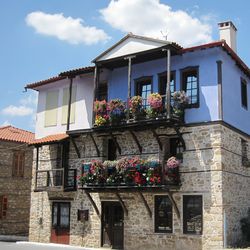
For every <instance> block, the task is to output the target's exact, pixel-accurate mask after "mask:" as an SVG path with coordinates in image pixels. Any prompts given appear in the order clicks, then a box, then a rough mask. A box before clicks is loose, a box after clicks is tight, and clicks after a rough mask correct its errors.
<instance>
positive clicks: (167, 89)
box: [165, 49, 171, 119]
mask: <svg viewBox="0 0 250 250" xmlns="http://www.w3.org/2000/svg"><path fill="white" fill-rule="evenodd" d="M170 57H171V52H170V49H167V87H166V98H167V101H166V103H165V105H166V110H167V119H169V118H170V117H171V93H170V80H171V79H170V77H171V65H170Z"/></svg>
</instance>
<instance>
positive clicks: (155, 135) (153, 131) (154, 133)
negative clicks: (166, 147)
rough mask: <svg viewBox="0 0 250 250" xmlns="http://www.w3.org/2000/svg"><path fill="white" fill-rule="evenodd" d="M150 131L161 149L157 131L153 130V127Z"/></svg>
mask: <svg viewBox="0 0 250 250" xmlns="http://www.w3.org/2000/svg"><path fill="white" fill-rule="evenodd" d="M151 131H152V133H153V135H154V137H155V139H156V140H157V142H158V144H159V147H160V149H161V150H162V143H161V140H160V138H159V136H158V135H157V133H156V132H155V130H154V129H151Z"/></svg>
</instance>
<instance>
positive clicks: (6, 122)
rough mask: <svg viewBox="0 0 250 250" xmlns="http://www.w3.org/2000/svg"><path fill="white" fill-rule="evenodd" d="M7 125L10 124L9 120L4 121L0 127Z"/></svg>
mask: <svg viewBox="0 0 250 250" xmlns="http://www.w3.org/2000/svg"><path fill="white" fill-rule="evenodd" d="M8 125H11V124H10V122H9V121H8V120H6V121H4V122H3V123H2V124H1V125H0V127H3V126H8Z"/></svg>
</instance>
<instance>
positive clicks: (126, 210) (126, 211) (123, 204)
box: [115, 192, 128, 216]
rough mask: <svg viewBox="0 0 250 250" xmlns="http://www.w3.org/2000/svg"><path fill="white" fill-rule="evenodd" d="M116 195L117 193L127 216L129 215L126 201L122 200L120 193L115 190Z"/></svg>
mask: <svg viewBox="0 0 250 250" xmlns="http://www.w3.org/2000/svg"><path fill="white" fill-rule="evenodd" d="M115 195H116V197H117V199H118V200H119V202H120V204H121V206H122V209H123V211H124V213H125V214H126V216H128V209H127V208H126V206H125V203H124V201H123V200H122V198H121V196H120V194H119V193H118V192H115Z"/></svg>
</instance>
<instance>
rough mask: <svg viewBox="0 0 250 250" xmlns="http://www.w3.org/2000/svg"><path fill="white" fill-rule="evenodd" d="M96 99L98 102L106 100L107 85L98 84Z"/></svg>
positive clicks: (104, 83) (105, 83)
mask: <svg viewBox="0 0 250 250" xmlns="http://www.w3.org/2000/svg"><path fill="white" fill-rule="evenodd" d="M96 99H97V100H99V101H102V100H106V101H107V100H108V83H107V82H100V83H99V85H98V89H97V93H96Z"/></svg>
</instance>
